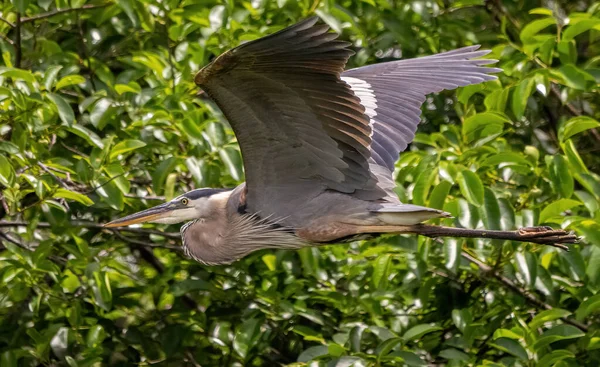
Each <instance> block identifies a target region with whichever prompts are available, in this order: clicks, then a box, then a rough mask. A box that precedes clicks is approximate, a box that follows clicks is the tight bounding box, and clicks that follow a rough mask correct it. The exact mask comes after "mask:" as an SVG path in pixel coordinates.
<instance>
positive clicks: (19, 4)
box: [11, 0, 29, 14]
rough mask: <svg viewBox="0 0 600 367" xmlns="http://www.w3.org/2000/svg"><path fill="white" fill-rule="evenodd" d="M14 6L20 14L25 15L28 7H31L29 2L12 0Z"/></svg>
mask: <svg viewBox="0 0 600 367" xmlns="http://www.w3.org/2000/svg"><path fill="white" fill-rule="evenodd" d="M11 2H12V4H13V6H14V7H15V8H16V9H17V10H18V11H19V13H22V14H25V12H26V11H27V7H29V0H11Z"/></svg>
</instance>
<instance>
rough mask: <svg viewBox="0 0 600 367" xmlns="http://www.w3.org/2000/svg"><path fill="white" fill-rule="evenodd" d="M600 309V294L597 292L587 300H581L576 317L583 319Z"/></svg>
mask: <svg viewBox="0 0 600 367" xmlns="http://www.w3.org/2000/svg"><path fill="white" fill-rule="evenodd" d="M597 311H600V294H596V295H594V296H592V297H590V298H588V299H586V300H585V301H583V302H581V304H580V305H579V308H577V311H575V317H576V318H577V320H579V321H583V320H584V319H585V318H586V317H588V316H589V315H590V314H592V313H594V312H597Z"/></svg>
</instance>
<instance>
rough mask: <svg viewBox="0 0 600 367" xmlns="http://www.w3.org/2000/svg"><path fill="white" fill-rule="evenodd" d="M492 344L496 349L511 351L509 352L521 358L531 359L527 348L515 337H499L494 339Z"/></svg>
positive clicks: (524, 359)
mask: <svg viewBox="0 0 600 367" xmlns="http://www.w3.org/2000/svg"><path fill="white" fill-rule="evenodd" d="M490 344H491V345H492V346H493V347H495V348H496V349H500V350H501V351H504V352H506V353H509V354H511V355H513V356H515V357H517V358H519V359H520V360H523V361H527V360H529V356H528V355H527V351H526V350H525V348H523V347H522V346H521V344H520V343H519V342H518V341H516V340H514V339H509V338H498V339H496V340H494V342H493V343H490Z"/></svg>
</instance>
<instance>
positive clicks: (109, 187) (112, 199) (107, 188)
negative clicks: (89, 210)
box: [96, 180, 124, 210]
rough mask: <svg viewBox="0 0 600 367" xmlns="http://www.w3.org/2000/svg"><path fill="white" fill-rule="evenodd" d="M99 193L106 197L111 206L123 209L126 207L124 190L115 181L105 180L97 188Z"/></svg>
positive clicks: (105, 199)
mask: <svg viewBox="0 0 600 367" xmlns="http://www.w3.org/2000/svg"><path fill="white" fill-rule="evenodd" d="M96 192H97V193H98V195H100V197H102V198H103V199H104V201H105V202H106V203H107V204H108V205H110V207H111V208H113V209H116V210H123V207H124V196H123V192H122V191H121V190H120V189H119V187H118V186H117V184H116V183H114V182H113V181H108V182H107V180H104V182H103V184H101V185H100V187H99V188H98V189H97V190H96Z"/></svg>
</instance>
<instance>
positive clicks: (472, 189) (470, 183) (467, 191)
mask: <svg viewBox="0 0 600 367" xmlns="http://www.w3.org/2000/svg"><path fill="white" fill-rule="evenodd" d="M457 181H458V186H459V187H460V192H461V193H462V195H463V196H464V198H465V199H467V201H468V202H469V203H471V204H473V205H475V206H482V205H483V201H484V189H483V183H481V180H480V179H479V176H477V175H476V174H475V173H473V172H472V171H469V170H464V171H462V172H461V173H460V175H459V176H458V180H457Z"/></svg>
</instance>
